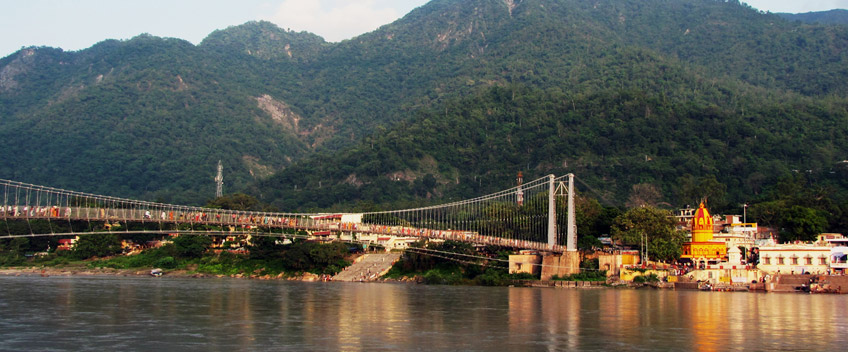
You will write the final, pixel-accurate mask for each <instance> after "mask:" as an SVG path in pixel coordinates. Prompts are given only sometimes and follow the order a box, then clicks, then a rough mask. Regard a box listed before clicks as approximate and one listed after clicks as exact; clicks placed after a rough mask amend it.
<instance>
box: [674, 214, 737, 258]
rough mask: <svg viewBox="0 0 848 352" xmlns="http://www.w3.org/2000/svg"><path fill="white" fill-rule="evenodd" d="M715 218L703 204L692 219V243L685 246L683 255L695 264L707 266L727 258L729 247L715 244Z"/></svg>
mask: <svg viewBox="0 0 848 352" xmlns="http://www.w3.org/2000/svg"><path fill="white" fill-rule="evenodd" d="M712 240H713V218H712V216H710V212H709V211H707V208H705V207H704V203H701V205H700V207H698V210H697V211H696V212H695V216H694V217H693V218H692V241H691V242H686V243H684V244H683V255H681V256H680V257H681V258H687V259H689V260H691V261H692V262H693V263H695V264H703V265H707V264H710V263H711V262H712V263H715V262H720V261H723V260H724V259H725V258H727V245H726V244H725V243H724V242H713V241H712Z"/></svg>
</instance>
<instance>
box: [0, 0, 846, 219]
mask: <svg viewBox="0 0 848 352" xmlns="http://www.w3.org/2000/svg"><path fill="white" fill-rule="evenodd" d="M846 50H848V29H846V28H843V27H840V26H820V25H807V24H799V23H794V22H790V21H786V20H783V19H781V18H780V17H778V16H776V15H771V14H764V13H761V12H759V11H756V10H754V9H752V8H750V7H748V6H746V5H743V4H741V3H739V2H738V1H718V0H595V1H591V2H587V1H583V0H433V1H431V2H429V3H428V4H426V5H425V6H422V7H420V8H418V9H416V10H414V11H412V12H411V13H409V14H408V15H406V16H405V17H403V18H402V19H400V20H398V21H396V22H394V23H391V24H388V25H386V26H383V27H381V28H380V29H378V30H376V31H374V32H371V33H368V34H365V35H362V36H359V37H356V38H354V39H351V40H347V41H343V42H341V43H335V44H332V43H326V42H325V41H324V40H323V39H321V38H320V37H318V36H315V35H312V34H309V33H295V32H291V31H287V30H283V29H280V28H278V27H276V26H274V25H272V24H270V23H267V22H249V23H246V24H244V25H241V26H235V27H230V28H227V29H223V30H220V31H216V32H214V33H212V34H210V35H209V37H208V38H206V40H204V41H203V42H202V43H201V44H200V45H198V46H193V45H191V44H190V43H188V42H185V41H182V40H177V39H162V38H156V37H152V36H149V35H142V36H139V37H137V38H134V39H132V40H128V41H114V40H109V41H105V42H103V43H100V44H98V45H95V46H94V47H92V48H90V49H87V50H82V51H79V52H62V51H61V50H57V49H51V48H30V49H26V50H22V51H20V52H18V53H16V54H14V55H11V56H9V57H6V58H3V59H0V138H2V140H4V142H5V147H4V148H0V161H2V163H0V177H7V178H15V179H19V180H22V181H26V182H33V183H44V184H50V185H56V186H61V187H68V188H73V189H78V190H82V191H90V192H99V193H107V194H114V195H120V196H133V197H141V198H146V199H155V198H160V199H163V200H172V201H179V202H192V203H202V202H203V201H204V200H205V199H207V198H208V197H209V196H207V195H211V194H212V192H213V190H214V185H213V184H212V182H211V179H212V177H213V176H214V171H215V165H216V164H217V160H218V159H222V160H223V161H224V165H225V175H224V177H225V190H226V191H227V192H231V191H238V190H244V189H246V187H247V186H248V185H250V184H252V183H253V182H256V181H261V180H264V179H266V178H267V177H269V175H272V174H279V176H275V177H274V178H272V179H270V180H268V181H267V182H266V183H262V186H259V187H258V188H255V189H256V190H257V191H261V192H262V193H264V194H266V195H269V194H279V196H280V197H282V198H280V199H278V203H286V204H290V203H288V201H287V200H286V199H292V198H290V197H289V198H286V197H288V196H287V195H285V194H282V193H280V192H282V191H278V190H276V189H267V188H264V187H265V186H269V187H280V188H286V187H287V186H286V185H297V184H300V185H305V184H311V183H314V182H316V181H317V182H318V187H323V186H324V184H323V183H322V181H320V180H324V179H325V178H326V179H327V180H328V182H329V183H332V184H337V183H338V178H337V177H342V178H341V180H347V181H345V182H346V184H349V185H358V184H360V183H362V184H368V183H373V184H380V182H378V181H377V180H376V179H375V180H367V179H366V180H365V181H362V180H359V176H358V175H359V174H360V173H361V172H360V171H357V172H356V174H357V176H356V177H355V178H354V179H350V180H349V179H348V177H349V176H350V175H351V174H352V172H350V171H351V169H350V168H353V169H359V168H361V167H364V166H363V165H371V166H373V167H374V168H375V169H376V170H380V171H379V172H378V173H377V174H375V175H379V177H383V178H385V179H386V180H388V179H391V178H393V177H394V178H397V175H396V173H397V172H404V170H406V169H405V168H407V167H408V168H410V170H413V172H418V173H420V172H421V171H415V170H417V169H416V168H415V167H411V166H409V165H403V164H391V163H386V164H385V165H376V164H374V163H379V162H377V161H374V160H372V159H370V157H369V156H368V155H362V156H361V159H360V157H350V158H349V159H346V160H347V161H346V163H345V164H346V165H345V166H340V168H341V169H332V168H330V167H329V166H327V168H324V167H322V168H315V167H310V166H309V165H315V164H316V163H319V162H324V161H327V159H326V157H325V156H326V155H334V156H339V155H347V153H349V152H351V149H350V148H351V147H354V148H355V149H354V150H356V149H357V148H361V146H362V145H363V143H366V144H368V145H370V144H372V143H376V141H378V140H379V139H380V138H384V137H386V135H387V134H393V135H395V136H398V137H399V138H412V137H405V134H406V133H407V132H405V130H404V129H403V128H402V127H396V126H408V125H407V123H409V122H408V121H410V120H411V119H415V118H416V117H418V116H421V115H422V114H424V115H427V114H433V113H434V112H436V111H439V112H444V114H445V116H453V115H452V113H451V111H452V110H453V109H454V108H453V107H452V106H453V105H452V104H459V103H458V102H466V100H464V99H472V102H473V99H474V97H479V96H488V94H489V93H490V92H492V91H493V90H495V91H496V90H497V89H499V87H526V88H527V89H529V90H530V91H532V92H537V91H538V92H545V94H547V95H546V96H547V97H549V98H550V99H553V101H547V100H546V99H540V100H538V102H539V103H540V104H543V105H546V106H547V105H549V104H555V105H556V106H560V107H561V108H562V109H564V108H566V107H567V106H568V104H565V105H563V104H561V103H562V101H558V100H557V99H564V100H565V101H570V102H572V104H571V108H572V109H576V106H577V104H578V103H580V102H584V103H585V104H589V103H590V102H599V101H603V105H599V107H598V108H597V109H600V110H604V111H609V113H605V112H604V111H599V112H598V111H595V110H591V112H592V114H591V116H593V117H592V119H593V120H599V121H607V120H606V119H611V118H613V117H611V116H617V115H615V114H614V113H613V112H615V111H619V110H627V109H631V108H632V107H631V106H629V105H628V102H627V101H622V100H620V99H618V98H615V97H618V96H621V95H626V96H644V97H650V99H658V100H660V101H661V102H662V104H647V105H646V106H644V108H645V109H647V110H648V111H651V112H652V113H650V114H648V115H652V116H662V119H661V120H660V121H657V122H653V123H654V124H660V125H663V126H665V125H667V124H671V125H674V122H675V121H677V120H679V119H681V117H680V116H678V115H676V114H670V113H666V112H664V113H663V114H659V113H657V112H656V110H654V109H665V108H667V106H671V107H673V110H674V111H686V112H687V114H691V115H692V116H688V115H687V118H691V119H704V118H707V116H712V115H710V114H711V112H712V111H722V112H724V114H726V115H727V116H730V117H734V116H736V115H742V116H745V115H746V114H747V113H748V112H750V111H752V109H755V108H756V107H757V106H758V105H759V106H767V107H775V108H776V109H778V111H781V110H780V109H789V107H787V106H785V105H780V106H779V107H776V105H775V103H776V101H777V100H785V99H787V98H786V97H791V98H792V99H794V100H799V101H803V102H804V104H806V105H804V106H805V109H804V111H807V110H808V109H807V108H806V107H809V106H816V105H817V104H818V105H821V106H826V107H828V108H826V109H825V108H823V110H822V111H824V112H823V113H818V112H817V113H815V114H813V115H815V116H816V118H817V119H820V120H821V121H820V122H821V123H818V122H817V124H816V126H833V125H832V124H833V123H838V122H842V120H840V119H841V115H840V114H839V112H840V111H841V110H839V106H840V105H838V104H839V102H841V100H839V99H838V98H835V97H840V96H845V95H846V94H848V80H846V79H845V78H846V77H848V52H846ZM625 93H626V94H625ZM532 95H533V96H536V95H538V94H537V93H533V94H532ZM593 97H606V98H603V99H601V98H593ZM597 99H600V100H597ZM745 99H749V101H753V102H755V103H749V104H743V103H742V102H743V101H744V100H745ZM805 99H806V100H805ZM695 102H698V104H700V105H699V108H698V109H694V108H693V109H688V108H684V107H685V106H686V104H695ZM743 106H744V107H745V108H744V111H743V109H742V107H743ZM501 108H502V107H500V106H499V105H497V104H494V105H492V106H491V109H494V110H495V111H497V110H498V109H501ZM528 109H529V108H528ZM533 109H535V107H534V108H533ZM533 109H530V110H533ZM597 109H596V110H597ZM809 110H812V108H811V109H809ZM757 111H759V110H757ZM480 112H485V114H489V112H488V111H483V110H481V111H480ZM584 112H586V113H588V110H586V111H584ZM811 114H812V113H811ZM557 116H559V115H557ZM722 116H725V115H722ZM763 119H764V120H763V121H769V122H770V123H777V124H778V125H780V123H779V121H773V120H772V119H770V118H769V119H765V118H763ZM613 121H615V120H613ZM817 121H818V120H817ZM422 123H424V122H422ZM513 123H515V124H519V123H520V120H516V121H513ZM607 123H612V122H609V121H607ZM583 126H585V127H584V128H581V129H580V130H579V131H577V132H572V133H580V134H584V133H585V134H590V135H598V136H599V137H604V138H607V139H610V138H609V137H608V136H606V135H605V133H607V132H604V131H607V127H603V126H602V124H600V122H597V123H592V124H586V125H583ZM836 126H838V125H836ZM632 127H634V128H635V127H638V126H636V125H633V126H632ZM753 127H756V128H765V127H763V126H761V125H759V124H755V125H754V126H753ZM499 128H503V129H507V130H509V129H513V128H514V126H511V125H509V124H504V125H502V126H499ZM595 128H601V129H602V130H601V131H598V130H595ZM837 129H838V128H837ZM530 132H531V131H525V135H524V136H523V138H522V140H534V138H535V137H534V136H533V135H532V133H530ZM643 132H644V133H648V134H651V132H650V131H643ZM539 133H542V131H541V130H540V131H539ZM802 133H803V134H802ZM810 133H812V132H810V131H806V130H805V131H799V130H798V129H796V128H791V126H790V127H789V128H788V130H787V131H786V132H785V134H786V135H787V136H792V137H793V138H794V140H805V137H804V136H805V135H806V134H810ZM506 137H509V138H512V137H510V136H509V135H506ZM660 137H663V136H662V135H660V136H652V138H651V139H649V141H648V142H645V143H646V144H645V145H644V146H643V147H641V149H639V148H636V149H633V148H627V147H625V146H624V145H620V147H621V149H620V150H615V151H610V150H605V151H604V152H603V153H601V154H602V155H603V157H602V160H603V158H612V159H614V160H619V159H618V158H624V156H622V155H624V154H626V153H629V152H632V151H633V150H637V149H638V150H642V149H644V150H645V151H646V152H647V153H648V154H651V153H652V152H651V151H652V150H654V149H657V150H659V149H661V148H662V146H667V145H669V144H672V143H683V142H682V141H680V140H675V139H666V138H660ZM597 139H598V140H602V139H601V138H597ZM826 140H831V139H826ZM431 142H434V143H436V142H438V143H442V142H441V141H431ZM834 143H835V142H834ZM547 145H553V144H547ZM814 145H816V144H814V143H813V144H804V145H799V146H798V148H799V150H798V151H797V153H801V154H803V155H808V154H809V153H810V150H812V149H810V148H813V146H814ZM834 145H841V144H839V143H835V144H834ZM475 148H477V147H474V148H472V146H468V147H467V148H466V149H467V153H465V154H461V155H467V156H468V157H472V156H475V155H486V154H485V152H484V151H481V150H478V149H475ZM825 149H827V150H828V153H825V154H822V155H824V157H823V158H825V159H827V158H842V159H840V160H844V159H848V157H846V156H842V155H839V153H838V152H836V151H838V149H833V148H825ZM834 150H836V151H834ZM396 152H398V153H405V151H404V150H396ZM316 153H317V154H316ZM468 153H470V154H468ZM527 153H531V154H532V153H534V152H533V151H527ZM535 153H537V154H538V155H537V156H535V157H534V159H532V160H531V161H530V162H529V164H530V165H529V166H527V165H526V164H525V169H528V170H530V169H532V170H538V172H546V170H554V169H556V165H560V164H561V163H562V162H563V160H562V159H563V158H565V159H567V160H579V159H580V158H581V154H580V153H582V152H578V151H571V152H569V153H571V154H557V153H553V152H548V151H546V152H535ZM640 153H641V152H640ZM351 155H353V154H351ZM516 155H518V154H516ZM599 155H600V154H599ZM313 156H314V157H313ZM596 156H597V155H596ZM596 156H593V157H589V156H587V157H586V158H589V159H592V158H594V157H596ZM387 157H388V156H387ZM431 157H432V158H433V159H435V163H433V162H432V161H431V160H430V159H425V161H424V163H425V164H427V163H429V164H432V165H438V167H436V170H437V172H435V171H428V172H427V173H430V174H431V175H432V176H433V179H435V180H436V181H438V182H442V183H443V182H445V180H448V179H454V181H456V179H457V177H460V178H461V177H471V178H472V179H476V180H481V178H486V177H489V176H488V175H490V174H491V173H492V172H493V171H491V170H490V168H494V169H503V170H509V171H508V173H512V172H514V170H511V169H512V168H513V166H515V165H518V164H520V163H519V162H517V161H516V162H512V163H508V162H506V161H504V160H501V158H499V157H498V156H497V155H496V154H495V155H491V156H490V158H492V162H491V163H487V164H485V167H484V166H479V167H477V168H476V169H471V170H474V171H469V173H468V174H467V175H461V176H460V175H455V174H454V173H455V172H456V168H457V166H456V165H459V164H458V163H460V161H459V160H453V159H452V161H450V162H447V161H444V160H441V159H440V158H436V156H434V155H431ZM643 157H644V156H643ZM817 158H818V157H817ZM359 160H361V162H363V163H364V164H363V165H359V164H357V163H358V162H359ZM498 160H501V161H502V162H503V164H502V165H501V166H498V163H497V161H498ZM628 160H629V159H628ZM792 160H794V159H786V158H783V159H781V158H777V159H775V160H774V161H773V162H774V163H775V165H771V164H769V165H771V166H770V167H772V168H773V169H781V170H784V169H787V168H792V169H794V167H792V166H790V165H789V164H791V162H792ZM816 160H817V161H816V162H817V163H818V164H817V165H824V164H826V162H825V161H823V160H818V159H816ZM301 161H302V164H300V162H301ZM467 162H469V163H471V161H467ZM524 162H525V163H526V162H527V161H524ZM293 163H294V164H298V165H305V166H304V167H305V168H304V167H301V166H297V167H294V168H292V170H301V172H297V171H291V172H289V171H284V170H285V169H286V168H288V167H290V166H291V165H293ZM327 163H328V165H334V163H330V162H327ZM335 164H338V163H335ZM390 165H392V167H389V168H388V169H386V167H388V166H390ZM441 165H444V167H442V166H441ZM481 165H483V164H481ZM572 165H573V164H572ZM693 165H694V164H693ZM396 166H397V167H396ZM401 166H402V167H403V168H398V167H401ZM315 170H319V171H321V172H318V171H315ZM587 170H591V169H587ZM705 170H707V171H709V172H715V171H716V170H721V169H718V168H716V167H707V168H705ZM749 171H750V170H748V171H744V170H743V171H739V172H740V175H742V176H739V175H736V176H734V177H737V178H739V177H747V175H748V174H746V173H750V172H749ZM281 172H282V173H281ZM322 172H327V173H331V174H332V177H329V176H328V174H324V173H322ZM504 172H507V171H504ZM592 172H596V176H597V177H606V178H609V177H624V178H621V179H620V180H618V182H619V184H618V185H617V186H616V187H617V188H615V189H616V191H615V192H614V193H615V194H616V195H620V193H621V192H622V191H620V190H621V189H624V188H626V187H627V186H626V184H627V183H629V182H631V181H633V180H634V179H632V178H630V177H631V176H626V177H625V176H622V175H625V174H619V173H610V172H606V171H604V172H601V171H592ZM676 172H677V171H676ZM475 173H482V174H475ZM691 173H692V174H695V173H697V172H696V170H693V171H691ZM635 174H639V173H635ZM616 175H617V176H616ZM626 175H630V173H628V174H626ZM418 176H422V177H423V176H426V174H424V175H418ZM418 176H416V177H407V178H409V179H413V178H414V179H422V180H423V178H420V177H418ZM587 177H591V176H587ZM640 177H641V178H642V179H645V176H640ZM433 179H429V178H428V182H427V184H432V182H430V181H433ZM661 179H662V180H661V181H658V182H662V183H663V187H665V188H668V184H669V183H670V182H674V181H673V180H670V179H667V178H664V177H663V178H661ZM329 180H333V181H329ZM478 183H479V184H482V181H478ZM622 187H623V188H622ZM732 187H740V188H737V189H742V188H741V187H742V185H740V184H735V185H732ZM431 188H432V187H431ZM292 189H293V188H292ZM299 189H301V190H302V188H299ZM359 190H360V189H359V188H357V187H354V188H351V191H350V192H354V193H355V192H358V191H359ZM439 192H451V190H449V189H445V190H443V191H439ZM457 192H458V191H457ZM303 194H306V193H303ZM419 194H426V192H424V193H420V192H419ZM307 198H308V197H307ZM365 198H368V197H365ZM372 198H373V197H372ZM344 199H351V200H354V199H356V197H346V198H344ZM374 199H375V200H376V199H377V198H374ZM325 203H326V202H320V204H325ZM331 203H332V202H331Z"/></svg>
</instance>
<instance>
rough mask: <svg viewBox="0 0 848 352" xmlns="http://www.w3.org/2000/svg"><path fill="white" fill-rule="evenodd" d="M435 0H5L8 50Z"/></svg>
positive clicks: (360, 24) (325, 21)
mask: <svg viewBox="0 0 848 352" xmlns="http://www.w3.org/2000/svg"><path fill="white" fill-rule="evenodd" d="M427 1H428V0H239V1H232V0H145V1H139V0H0V8H2V9H3V11H2V12H0V33H2V36H0V57H5V56H7V55H9V54H12V53H13V52H15V51H17V50H19V49H20V48H21V47H25V46H32V45H36V46H42V45H44V46H51V47H58V48H62V49H64V50H80V49H85V48H88V47H90V46H92V45H94V44H95V43H97V42H100V41H103V40H105V39H129V38H132V37H134V36H136V35H138V34H141V33H150V34H152V35H155V36H160V37H174V38H181V39H186V40H188V41H190V42H192V43H195V44H197V43H199V42H200V41H201V40H203V38H205V37H206V36H207V35H208V34H209V33H211V32H212V31H214V30H216V29H223V28H227V27H228V26H234V25H239V24H242V23H245V22H247V21H251V20H267V21H271V22H273V23H275V24H277V25H278V26H280V27H281V28H290V29H292V30H296V31H302V30H305V31H309V32H312V33H315V34H318V35H320V36H322V37H324V39H326V40H328V41H332V42H337V41H341V40H344V39H349V38H351V37H354V36H356V35H359V34H362V33H366V32H369V31H372V30H374V29H377V28H378V27H380V26H381V25H384V24H388V23H390V22H392V21H394V20H396V19H398V18H400V17H402V16H403V15H405V14H406V13H408V12H409V11H411V10H412V9H414V8H416V7H418V6H421V5H423V4H425V3H426V2H427ZM745 2H747V3H748V4H750V5H751V6H753V7H755V8H758V9H760V10H766V11H771V12H809V11H822V10H829V9H834V8H848V0H749V1H745Z"/></svg>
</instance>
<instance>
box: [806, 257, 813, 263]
mask: <svg viewBox="0 0 848 352" xmlns="http://www.w3.org/2000/svg"><path fill="white" fill-rule="evenodd" d="M807 265H813V258H810V257H807Z"/></svg>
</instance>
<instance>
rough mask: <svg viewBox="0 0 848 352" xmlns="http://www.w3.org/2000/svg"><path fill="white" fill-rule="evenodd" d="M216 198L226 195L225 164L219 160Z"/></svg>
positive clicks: (216, 177)
mask: <svg viewBox="0 0 848 352" xmlns="http://www.w3.org/2000/svg"><path fill="white" fill-rule="evenodd" d="M215 186H216V187H215V198H221V197H223V196H224V165H223V164H221V160H218V175H217V176H215Z"/></svg>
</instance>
